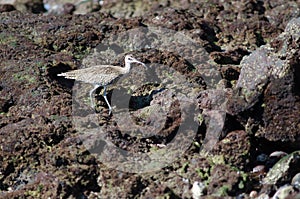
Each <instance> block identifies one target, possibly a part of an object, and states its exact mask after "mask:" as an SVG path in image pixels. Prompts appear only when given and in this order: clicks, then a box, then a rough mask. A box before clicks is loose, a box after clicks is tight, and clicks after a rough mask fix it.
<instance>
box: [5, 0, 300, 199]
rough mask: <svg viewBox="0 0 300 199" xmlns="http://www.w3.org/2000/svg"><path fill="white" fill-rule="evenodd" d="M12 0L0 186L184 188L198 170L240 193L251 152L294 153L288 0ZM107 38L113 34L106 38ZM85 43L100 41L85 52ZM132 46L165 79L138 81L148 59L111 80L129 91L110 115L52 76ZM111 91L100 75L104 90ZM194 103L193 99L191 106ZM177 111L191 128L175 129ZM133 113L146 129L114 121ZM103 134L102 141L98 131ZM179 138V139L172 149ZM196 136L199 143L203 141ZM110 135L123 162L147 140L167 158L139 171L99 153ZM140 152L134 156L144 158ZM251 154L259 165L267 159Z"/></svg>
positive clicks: (210, 182)
mask: <svg viewBox="0 0 300 199" xmlns="http://www.w3.org/2000/svg"><path fill="white" fill-rule="evenodd" d="M17 2H18V4H15V5H14V7H15V8H16V9H17V10H19V11H12V10H13V7H8V6H2V7H0V165H1V167H0V198H48V197H49V198H163V197H165V198H191V197H192V195H193V193H192V190H191V189H192V186H193V185H194V184H195V183H197V182H198V183H199V184H200V183H201V184H202V185H203V186H204V189H203V194H204V196H203V197H207V198H209V197H213V196H218V197H225V196H229V197H236V196H240V197H241V196H245V197H246V198H247V197H248V194H247V193H250V191H249V187H250V189H253V190H257V192H259V191H260V190H259V189H260V188H261V186H260V183H259V180H257V178H256V177H252V175H249V173H250V172H249V171H251V170H252V168H253V167H254V166H256V165H255V164H256V163H257V161H255V159H256V157H257V156H256V155H257V154H269V153H271V152H273V151H276V150H278V149H277V148H278V147H281V150H282V148H284V147H285V149H286V150H284V151H287V152H288V153H290V154H294V157H295V158H294V159H291V160H295V162H296V163H297V164H292V163H293V162H291V164H289V165H291V167H292V166H293V165H295V167H296V166H298V163H299V161H298V160H297V159H296V158H299V157H298V156H299V155H298V154H297V153H298V152H295V153H292V152H293V150H294V149H295V148H296V149H299V146H300V145H299V128H300V127H299V95H300V91H299V84H300V75H299V71H300V69H299V55H300V53H299V19H295V20H293V21H292V22H290V23H289V25H288V26H287V27H286V29H285V32H284V33H283V34H281V35H280V36H279V37H278V38H276V37H277V36H278V35H279V34H280V33H281V32H282V31H284V28H285V26H286V25H287V22H288V21H289V20H290V18H291V17H298V16H299V2H297V1H296V0H295V1H289V2H285V1H276V2H275V1H272V0H266V1H255V0H243V1H238V0H236V1H229V0H228V1H218V0H212V1H190V0H181V1H169V0H164V1H145V0H144V1H116V0H114V1H95V2H97V3H98V2H101V3H103V5H101V9H100V11H99V12H94V13H88V14H86V15H69V14H71V13H78V12H80V10H79V9H80V6H79V5H78V4H76V3H77V2H78V1H75V0H74V2H73V4H64V2H62V1H51V2H53V4H52V5H50V6H53V8H55V7H56V6H57V3H58V2H62V3H60V6H61V8H63V9H64V10H63V9H62V10H60V11H59V10H58V11H59V12H58V13H57V14H65V15H62V16H55V15H51V14H50V13H48V14H49V15H42V14H38V15H33V14H30V13H44V12H45V10H44V5H43V3H42V1H41V0H37V1H31V0H24V1H17ZM44 2H46V1H44ZM97 3H96V4H97ZM63 5H65V7H63ZM89 5H91V4H89V3H85V4H82V6H83V7H85V8H86V9H85V8H83V9H84V10H85V11H89V10H94V11H95V10H96V9H99V8H100V6H99V5H97V7H95V8H93V7H90V6H89ZM74 9H75V10H74ZM20 10H23V11H26V12H27V13H22V12H20ZM84 10H82V11H83V12H84ZM63 11H65V13H64V12H63ZM28 12H29V13H28ZM67 13H68V14H67ZM53 14H55V12H54V13H53ZM132 16H135V17H133V18H132ZM118 17H119V18H118ZM147 28H148V29H149V28H156V30H162V29H163V28H165V29H166V30H167V31H161V32H159V33H161V35H164V36H165V37H164V38H163V39H161V37H157V35H156V34H153V33H151V31H146V30H147ZM123 33H124V34H123ZM174 35H175V36H176V37H174ZM116 37H118V38H116ZM274 38H276V39H274ZM109 39H111V40H110V41H111V42H112V43H113V44H114V45H112V46H105V45H104V41H105V40H109ZM147 39H148V40H147ZM270 41H271V42H270ZM119 43H121V44H123V45H119ZM178 43H180V45H178ZM192 43H194V44H197V45H191V44H192ZM99 44H101V45H99ZM174 44H175V45H174ZM265 44H267V45H265ZM262 45H265V46H262ZM124 46H125V47H126V48H123V47H124ZM110 47H112V48H110ZM94 49H96V50H98V51H101V50H102V51H105V50H106V51H107V52H106V54H102V56H99V54H97V55H96V57H94V58H95V60H88V59H83V58H84V57H86V55H87V54H90V53H91V52H92V51H93V50H94ZM124 49H126V50H124ZM129 52H130V53H134V55H136V56H137V57H138V58H140V60H141V61H143V62H145V63H146V64H147V66H148V67H149V68H150V69H151V70H153V71H155V70H158V71H159V72H156V74H157V76H158V77H159V78H160V79H161V80H162V81H161V82H156V83H151V84H146V85H143V86H141V85H140V84H139V82H141V81H143V80H145V79H146V78H150V77H153V76H154V75H153V74H155V72H153V71H150V70H147V72H145V71H143V70H140V69H139V68H136V70H134V69H133V70H132V74H133V80H128V79H125V80H124V81H123V82H122V83H120V84H119V85H118V86H123V87H124V88H125V89H123V90H122V89H120V90H122V92H123V93H124V94H122V95H121V97H119V98H120V99H121V100H122V99H123V97H128V98H129V100H128V104H126V108H128V113H129V114H128V115H126V116H125V117H123V118H117V117H116V115H117V111H122V109H123V108H124V107H118V106H117V107H116V109H115V110H116V112H115V113H113V114H112V115H111V116H110V115H108V114H107V107H106V106H105V103H103V102H104V100H103V97H101V95H97V94H96V96H95V98H96V99H97V101H98V103H97V107H96V111H94V110H93V111H94V112H93V114H90V112H86V111H85V109H84V108H86V107H88V108H89V110H92V109H91V108H90V107H89V106H88V105H87V104H85V106H84V107H83V108H82V107H80V106H79V103H78V102H77V101H76V100H74V95H75V93H76V92H75V91H77V90H76V88H78V90H79V91H81V93H86V94H87V95H88V92H89V87H88V86H87V85H81V87H80V86H79V87H78V86H77V87H76V85H77V84H76V83H77V82H75V83H74V81H72V80H65V79H62V78H58V77H57V74H58V73H61V72H63V71H67V70H73V69H76V68H79V67H89V66H91V65H93V64H96V63H97V64H103V63H105V64H106V63H108V64H123V56H124V54H125V53H129ZM249 53H250V55H249ZM117 54H118V55H117ZM183 55H189V56H188V58H191V59H187V58H186V57H184V56H183ZM248 55H249V56H248ZM87 57H89V56H87ZM87 57H86V58H87ZM103 60H105V61H106V62H104V61H103ZM80 63H81V64H80ZM195 63H196V64H195ZM161 66H164V67H161ZM159 69H161V70H159ZM206 69H207V70H206ZM212 69H215V70H212ZM170 72H171V73H170ZM204 76H205V77H206V78H204ZM153 79H154V78H153ZM153 79H151V80H153ZM182 80H183V81H182ZM170 82H172V83H170ZM73 85H74V87H73ZM168 85H169V87H168ZM170 85H171V87H170ZM215 87H217V88H215ZM71 88H73V89H72V92H71ZM172 89H173V91H174V92H170V90H172ZM205 89H207V90H205ZM117 92H119V90H118V88H111V89H110V90H109V91H108V98H109V100H113V96H114V95H113V94H115V93H117ZM71 93H72V94H73V101H72V95H71ZM97 93H99V94H100V89H99V90H98V91H97ZM179 94H181V95H179ZM197 96H198V99H197ZM80 97H81V98H82V99H83V100H86V101H88V100H87V98H86V97H85V96H84V95H83V94H82V96H80ZM228 99H229V103H228V106H227V109H226V107H225V105H226V102H227V101H228ZM113 102H114V101H113ZM194 103H198V105H199V107H198V108H200V109H201V110H200V111H199V109H196V108H195V107H194V106H188V105H189V104H194ZM102 104H104V105H102ZM112 104H114V103H112ZM163 104H165V107H163V108H165V109H161V107H162V105H163ZM76 108H77V110H76ZM182 110H183V111H182ZM226 111H227V112H226ZM198 112H199V113H198ZM74 114H78V117H80V120H78V121H77V122H78V123H76V121H75V122H74V120H76V119H77V118H76V116H77V115H74ZM121 117H122V115H121ZM130 119H132V120H130ZM209 119H212V120H209ZM186 121H192V122H193V124H195V126H194V127H195V128H194V129H192V130H190V132H188V133H187V134H181V135H179V136H178V132H177V129H180V127H182V122H186ZM195 121H196V122H195ZM80 122H82V125H83V126H84V125H85V127H86V129H89V128H90V127H95V128H96V130H97V128H100V127H101V131H96V130H95V131H94V132H91V133H90V134H87V135H86V137H87V138H89V139H90V142H89V143H83V142H84V139H82V138H83V137H80V135H81V133H82V132H84V131H82V129H79V128H77V127H78V125H79V123H80ZM118 122H122V125H123V126H121V125H118ZM209 122H211V123H212V124H213V125H215V126H216V127H218V128H219V127H220V128H223V127H224V128H223V130H222V132H221V130H220V131H218V133H217V134H213V133H212V134H210V133H209V132H208V129H209V125H210V124H209ZM80 124H81V123H80ZM159 124H162V125H161V126H159ZM186 124H191V123H186ZM137 125H140V126H143V127H147V128H145V129H146V130H147V131H146V133H145V134H144V135H143V134H138V135H136V136H131V134H133V133H134V132H133V131H131V130H130V129H129V130H128V131H122V129H121V127H122V128H125V127H126V128H129V127H135V126H137ZM147 125H148V126H147ZM151 125H152V126H151ZM156 125H158V126H156ZM152 127H153V128H152ZM159 127H161V128H160V131H158V132H156V131H155V132H152V131H153V129H154V130H156V129H158V128H159ZM184 127H185V129H189V125H186V126H184ZM217 130H218V129H217ZM190 135H192V136H190ZM100 136H102V137H101V138H103V139H106V140H108V142H106V143H104V142H101V141H100V142H98V139H99V137H100ZM143 136H148V137H145V138H144V137H143ZM149 136H150V137H149ZM174 138H177V140H179V141H181V142H178V143H179V144H178V143H177V145H176V143H175V144H174V146H175V147H177V148H176V150H177V151H176V150H175V149H174V150H173V149H172V148H171V149H169V148H168V145H169V144H170V143H171V142H172V141H173V139H174ZM204 138H205V139H206V140H203V139H204ZM219 139H221V141H220V140H219ZM267 141H268V142H267ZM274 141H276V142H274ZM282 141H284V142H282ZM181 143H187V144H188V145H187V147H185V148H181V147H182V144H181ZM210 143H213V144H212V145H210ZM266 143H267V144H266ZM283 143H285V144H286V145H283ZM85 144H86V145H85ZM205 144H206V145H207V146H208V148H210V149H211V150H210V151H208V152H209V154H205V153H202V152H203V151H201V149H202V148H201V147H203V146H204V145H205ZM88 145H93V146H95V148H94V149H95V150H94V151H93V150H88V149H87V148H88ZM108 146H117V147H119V148H120V149H122V150H123V151H121V152H120V153H124V152H125V153H126V152H127V154H129V155H128V156H127V157H125V156H122V157H124V158H126V159H131V160H132V162H134V163H136V161H139V158H140V157H141V154H142V155H143V154H146V153H152V154H156V156H149V157H150V158H152V157H154V158H156V160H158V161H157V162H155V163H164V161H165V159H167V158H169V157H171V159H172V161H171V162H167V163H168V164H163V166H161V165H160V169H159V170H156V171H150V172H149V173H134V172H135V171H136V170H134V171H133V170H130V171H129V172H123V170H113V169H111V167H110V168H108V167H109V166H112V165H108V164H105V162H104V160H103V159H100V158H98V156H97V154H96V152H98V151H101V150H102V151H105V149H106V148H109V147H108ZM96 147H98V148H96ZM97 150H98V151H97ZM105 152H107V153H106V154H105V155H106V156H105V158H108V159H111V160H113V163H114V164H116V166H119V165H118V163H119V162H118V161H114V160H116V159H117V158H118V157H120V156H118V155H119V154H118V153H117V152H116V151H114V150H106V151H105ZM128 152H130V153H128ZM157 152H159V153H157ZM179 152H180V153H179ZM91 153H94V154H91ZM95 154H96V155H95ZM96 157H97V158H96ZM145 160H146V161H144V162H141V165H140V166H142V167H143V166H145V165H146V166H149V165H147V164H148V163H149V161H148V159H145ZM261 164H268V161H267V162H259V165H261ZM272 164H274V162H272ZM134 166H136V165H135V164H134ZM150 166H154V167H155V166H157V165H156V164H153V165H150ZM262 166H263V168H264V169H263V171H262V173H265V172H267V169H269V168H270V167H271V166H270V165H262ZM268 166H270V167H268ZM254 168H255V167H254ZM272 170H273V169H272ZM274 170H275V166H274ZM285 171H286V172H282V173H281V175H280V176H281V177H280V179H279V180H275V181H272V180H270V181H269V182H270V183H271V184H278V185H279V186H280V185H281V183H284V182H287V180H286V179H290V176H292V175H293V174H294V173H293V172H291V170H290V169H286V170H285ZM295 172H299V170H296V171H295ZM250 174H251V173H250ZM268 175H269V176H271V177H274V176H275V174H272V172H270V174H268ZM266 179H267V178H266ZM266 181H267V180H266ZM271 186H272V185H271ZM267 188H269V187H267ZM262 192H264V193H263V194H270V193H272V192H268V190H262ZM273 193H275V191H274V190H273ZM239 194H241V195H239ZM270 196H271V195H270Z"/></svg>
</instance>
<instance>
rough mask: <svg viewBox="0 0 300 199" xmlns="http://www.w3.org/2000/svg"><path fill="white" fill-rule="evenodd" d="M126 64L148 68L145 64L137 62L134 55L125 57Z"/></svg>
mask: <svg viewBox="0 0 300 199" xmlns="http://www.w3.org/2000/svg"><path fill="white" fill-rule="evenodd" d="M125 63H130V64H131V63H138V64H142V65H143V66H144V67H146V65H145V64H144V63H143V62H140V61H138V60H136V59H135V58H134V57H133V56H132V55H126V56H125Z"/></svg>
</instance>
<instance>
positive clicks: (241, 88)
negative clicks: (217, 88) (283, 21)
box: [227, 18, 300, 146]
mask: <svg viewBox="0 0 300 199" xmlns="http://www.w3.org/2000/svg"><path fill="white" fill-rule="evenodd" d="M299 21H300V19H299V18H297V19H294V20H292V21H291V22H290V23H289V24H288V25H287V27H286V29H285V32H284V33H282V34H281V35H280V36H279V37H278V38H277V39H275V40H274V41H272V42H271V44H268V45H265V46H262V47H260V48H259V49H258V50H256V51H254V52H253V53H252V54H251V55H249V56H248V57H245V58H244V59H243V60H242V62H241V67H242V69H241V74H240V76H239V79H238V82H237V85H236V87H235V88H234V92H233V97H232V98H231V99H230V100H229V103H228V108H227V111H228V112H229V113H231V114H237V113H241V112H243V111H245V110H249V109H250V108H252V107H254V105H256V104H259V106H261V107H262V108H263V114H262V118H261V120H262V123H261V125H260V126H259V130H258V132H257V133H256V136H258V137H264V138H266V139H267V140H270V141H283V142H293V143H294V145H295V146H297V145H298V144H299V141H300V138H299V135H300V131H299V129H300V128H299V127H300V117H299V116H300V115H299V113H300V97H299V90H300V84H299V64H298V63H299V51H298V50H297V48H299V35H300V31H299V29H300V23H299ZM278 44H280V45H278ZM255 109H256V111H255ZM253 111H254V113H255V112H256V113H258V112H261V111H260V110H259V109H258V108H257V107H256V108H254V110H253ZM297 143H298V144H297Z"/></svg>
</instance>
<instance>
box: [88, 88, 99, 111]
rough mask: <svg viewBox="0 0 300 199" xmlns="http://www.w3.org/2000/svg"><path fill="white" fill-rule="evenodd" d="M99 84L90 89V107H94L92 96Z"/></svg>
mask: <svg viewBox="0 0 300 199" xmlns="http://www.w3.org/2000/svg"><path fill="white" fill-rule="evenodd" d="M99 87H100V86H99V85H97V84H96V85H95V86H94V88H93V89H92V90H91V91H90V100H91V106H92V108H95V103H94V98H93V93H94V92H95V90H96V89H97V88H99Z"/></svg>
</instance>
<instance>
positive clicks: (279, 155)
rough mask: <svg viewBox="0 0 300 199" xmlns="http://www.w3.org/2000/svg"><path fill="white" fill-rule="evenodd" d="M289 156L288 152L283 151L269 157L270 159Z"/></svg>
mask: <svg viewBox="0 0 300 199" xmlns="http://www.w3.org/2000/svg"><path fill="white" fill-rule="evenodd" d="M286 155H288V154H287V153H286V152H283V151H274V152H273V153H271V154H270V155H269V157H270V158H273V157H274V158H282V157H284V156H286Z"/></svg>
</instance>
